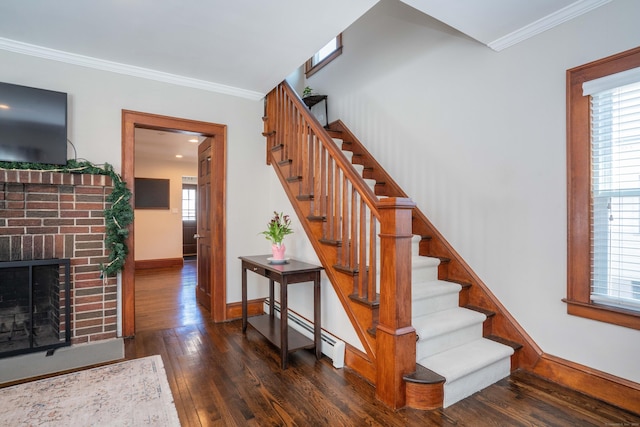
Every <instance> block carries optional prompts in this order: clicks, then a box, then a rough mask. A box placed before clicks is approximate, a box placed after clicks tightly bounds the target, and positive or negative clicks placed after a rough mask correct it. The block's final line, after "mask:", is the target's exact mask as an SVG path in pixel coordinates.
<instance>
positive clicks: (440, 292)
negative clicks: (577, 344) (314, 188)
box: [334, 139, 514, 408]
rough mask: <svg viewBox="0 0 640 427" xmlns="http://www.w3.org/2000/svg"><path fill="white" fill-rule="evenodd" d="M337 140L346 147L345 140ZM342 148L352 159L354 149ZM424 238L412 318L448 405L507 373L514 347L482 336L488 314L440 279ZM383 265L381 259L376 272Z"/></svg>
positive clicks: (424, 358) (423, 361)
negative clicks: (466, 303)
mask: <svg viewBox="0 0 640 427" xmlns="http://www.w3.org/2000/svg"><path fill="white" fill-rule="evenodd" d="M334 141H335V142H336V144H337V145H338V147H342V141H341V140H339V139H334ZM342 152H343V153H344V154H345V156H346V157H347V158H348V159H349V160H350V161H351V160H352V155H353V153H352V152H350V151H347V150H344V151H342ZM352 164H353V163H352ZM353 167H354V168H355V169H356V171H357V172H358V174H359V175H360V176H363V169H364V167H363V166H362V165H359V164H353ZM365 182H366V183H367V185H369V187H370V188H371V189H372V190H373V191H374V193H375V185H376V181H375V180H372V179H365ZM382 197H384V196H379V198H382ZM420 239H421V237H420V236H415V237H414V238H413V241H412V272H411V274H412V276H411V278H412V289H411V292H412V324H413V327H414V328H415V329H416V333H417V335H418V342H417V343H416V362H417V364H418V365H420V366H423V367H425V368H427V369H429V370H431V371H433V372H435V373H437V374H439V375H441V376H442V377H444V378H445V383H444V404H443V406H444V407H445V408H446V407H447V406H451V405H453V404H454V403H456V402H458V401H460V400H461V399H464V398H465V397H468V396H470V395H472V394H473V393H475V392H478V391H480V390H482V389H484V388H485V387H488V386H489V385H491V384H493V383H495V382H497V381H499V380H501V379H502V378H505V377H507V376H509V374H510V370H511V355H512V354H513V352H514V350H513V348H512V347H509V346H507V345H504V344H500V343H497V342H495V341H492V340H490V339H487V338H483V336H482V334H483V333H482V324H483V322H484V321H485V320H486V318H487V316H486V315H485V314H483V313H480V312H478V311H474V310H470V309H467V308H463V307H460V306H459V293H460V291H461V290H462V286H461V285H459V284H457V283H453V282H447V281H443V280H438V265H439V264H440V260H439V259H437V258H430V257H423V256H420V255H419V243H420ZM378 253H380V252H379V249H378ZM379 269H380V266H379V265H378V274H380V271H379Z"/></svg>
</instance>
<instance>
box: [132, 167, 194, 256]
mask: <svg viewBox="0 0 640 427" xmlns="http://www.w3.org/2000/svg"><path fill="white" fill-rule="evenodd" d="M197 173H198V164H197V162H196V161H193V162H186V161H166V160H165V161H161V160H158V159H153V158H145V157H144V156H136V162H135V176H136V178H163V179H168V180H169V209H136V210H135V223H134V226H135V227H134V230H135V238H136V244H135V260H136V261H139V260H152V259H166V258H182V177H183V176H196V175H197Z"/></svg>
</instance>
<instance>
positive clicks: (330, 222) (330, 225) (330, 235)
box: [323, 148, 335, 240]
mask: <svg viewBox="0 0 640 427" xmlns="http://www.w3.org/2000/svg"><path fill="white" fill-rule="evenodd" d="M323 151H324V152H323V154H325V155H326V157H327V222H326V226H327V233H326V238H327V239H329V240H334V239H335V233H334V228H335V227H334V221H335V213H334V209H335V207H334V194H333V193H334V178H335V176H334V174H333V159H332V158H331V157H330V156H329V155H328V153H326V150H324V148H323Z"/></svg>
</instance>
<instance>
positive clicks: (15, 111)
mask: <svg viewBox="0 0 640 427" xmlns="http://www.w3.org/2000/svg"><path fill="white" fill-rule="evenodd" d="M0 161H4V162H27V163H47V164H54V165H64V164H66V163H67V94H66V93H64V92H55V91H52V90H46V89H37V88H33V87H27V86H19V85H15V84H10V83H2V82H0Z"/></svg>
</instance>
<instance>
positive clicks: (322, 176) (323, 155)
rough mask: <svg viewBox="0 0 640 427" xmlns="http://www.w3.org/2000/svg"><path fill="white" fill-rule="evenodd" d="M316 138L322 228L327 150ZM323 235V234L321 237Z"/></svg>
mask: <svg viewBox="0 0 640 427" xmlns="http://www.w3.org/2000/svg"><path fill="white" fill-rule="evenodd" d="M314 138H316V145H317V146H318V150H320V192H319V193H318V194H320V212H319V214H320V216H322V217H324V218H325V221H323V226H322V227H323V230H325V228H326V225H325V224H326V218H327V151H326V150H325V149H324V147H323V146H322V142H321V141H319V140H318V139H317V137H316V136H315V135H314ZM324 236H325V235H324V234H323V237H324Z"/></svg>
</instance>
